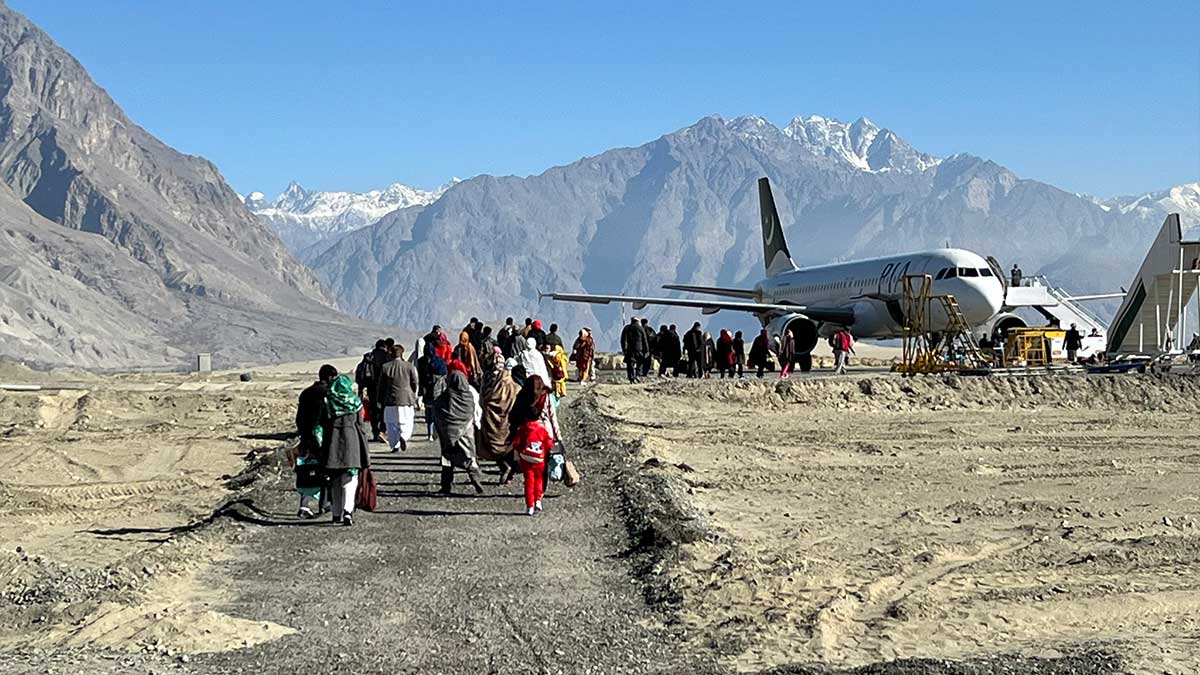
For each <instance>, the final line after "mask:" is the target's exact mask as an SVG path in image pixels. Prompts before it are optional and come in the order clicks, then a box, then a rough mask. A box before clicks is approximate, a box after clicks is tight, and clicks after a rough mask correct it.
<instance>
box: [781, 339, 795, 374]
mask: <svg viewBox="0 0 1200 675" xmlns="http://www.w3.org/2000/svg"><path fill="white" fill-rule="evenodd" d="M795 360H796V339H795V338H794V337H792V329H790V328H788V329H787V330H785V331H783V338H781V339H780V340H779V379H781V380H786V379H788V374H789V373H790V372H791V370H792V363H794V362H795Z"/></svg>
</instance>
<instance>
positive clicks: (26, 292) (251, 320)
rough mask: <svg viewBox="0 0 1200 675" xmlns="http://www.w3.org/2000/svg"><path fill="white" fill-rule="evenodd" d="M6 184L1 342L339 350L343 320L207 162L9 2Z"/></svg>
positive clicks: (118, 358)
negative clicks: (171, 143) (111, 91)
mask: <svg viewBox="0 0 1200 675" xmlns="http://www.w3.org/2000/svg"><path fill="white" fill-rule="evenodd" d="M0 182H2V185H0V238H3V239H5V240H6V241H7V242H8V244H7V245H6V246H5V248H4V250H3V252H2V256H3V257H2V258H0V264H3V265H4V267H3V268H2V271H0V297H3V298H4V299H5V302H4V303H3V305H2V306H0V356H6V357H12V358H17V359H22V360H30V361H33V362H39V363H46V364H56V363H71V364H75V365H83V366H93V367H120V366H128V365H158V366H169V365H182V364H183V363H184V361H183V360H182V358H181V357H182V355H183V354H187V353H191V352H193V351H196V350H211V351H214V352H215V356H214V358H215V360H216V361H217V363H218V364H220V363H226V364H230V363H234V362H240V361H248V360H249V361H253V360H263V359H269V358H284V357H288V356H300V355H305V354H314V353H328V352H329V351H330V350H331V349H332V350H333V351H339V349H338V348H340V344H339V343H340V342H341V341H342V338H339V337H337V335H338V332H337V331H336V327H337V326H338V325H339V324H341V323H344V322H345V318H344V317H342V316H341V315H339V314H337V313H336V312H335V311H333V310H332V309H331V307H330V304H331V299H330V298H329V297H327V295H326V293H325V292H324V291H323V290H322V289H321V287H320V285H319V284H318V283H317V281H316V279H315V278H314V277H313V275H312V274H311V273H310V272H309V271H308V270H307V269H306V268H305V267H303V266H302V265H300V264H299V263H298V262H297V261H296V260H295V259H294V258H293V257H292V256H291V255H290V254H289V253H288V252H287V250H286V249H285V248H284V247H283V246H282V244H281V243H280V241H279V239H278V237H277V236H276V235H275V233H274V232H272V231H271V230H270V228H268V227H266V226H265V225H263V224H262V223H260V222H259V221H258V220H257V219H255V218H254V216H253V215H252V214H251V213H250V212H249V211H248V210H247V209H246V208H245V207H244V206H243V205H242V203H241V201H240V200H239V199H238V196H237V194H236V193H235V192H234V191H233V190H232V189H231V188H230V187H229V186H228V185H226V183H225V181H224V179H223V178H222V177H221V175H220V173H219V172H218V171H217V169H216V167H214V166H213V165H212V164H211V163H210V162H208V161H207V160H204V159H202V158H200V157H193V156H189V155H185V154H182V153H180V152H177V151H176V150H174V149H172V148H170V147H168V146H167V145H165V144H163V143H162V142H161V141H159V140H158V139H156V138H154V137H153V136H152V135H150V134H149V133H147V132H146V131H145V130H144V129H142V128H141V127H138V126H137V125H136V124H135V123H134V122H133V121H132V120H130V119H129V118H128V117H126V116H125V114H124V113H123V112H122V111H121V109H120V108H119V107H117V105H116V104H115V103H114V102H113V100H112V99H111V98H110V97H109V96H108V94H107V93H105V91H104V90H103V89H101V88H100V87H99V86H98V85H97V84H96V83H95V82H93V81H92V79H91V78H90V77H89V76H88V74H87V72H86V71H85V70H84V68H83V66H82V65H80V64H79V63H78V62H77V61H76V60H75V59H74V58H72V57H71V55H70V54H68V53H66V52H65V51H63V50H62V49H61V48H60V47H58V45H56V44H55V43H54V42H53V41H52V40H51V39H50V38H49V36H47V35H46V34H45V33H44V32H42V31H41V30H40V29H38V28H37V27H36V26H34V25H33V24H32V23H31V22H30V21H29V20H28V19H26V18H25V17H24V16H22V15H20V14H19V13H17V12H14V11H13V10H11V9H10V8H8V7H6V6H3V5H0ZM350 340H351V341H355V338H353V337H351V338H350ZM326 341H330V342H329V344H326Z"/></svg>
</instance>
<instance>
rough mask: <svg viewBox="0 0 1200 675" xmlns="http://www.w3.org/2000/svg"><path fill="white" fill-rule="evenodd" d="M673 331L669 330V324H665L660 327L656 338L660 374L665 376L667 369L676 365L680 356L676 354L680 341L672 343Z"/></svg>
mask: <svg viewBox="0 0 1200 675" xmlns="http://www.w3.org/2000/svg"><path fill="white" fill-rule="evenodd" d="M671 343H672V340H671V331H669V330H667V324H665V323H664V324H663V325H661V326H659V328H658V335H656V336H655V338H654V345H655V347H656V348H657V350H658V376H659V377H665V376H666V374H667V370H668V369H669V368H671V367H672V366H674V365H675V362H676V361H678V360H679V357H678V356H677V355H676V354H675V352H676V351H678V349H679V343H678V342H675V344H674V345H672V344H671Z"/></svg>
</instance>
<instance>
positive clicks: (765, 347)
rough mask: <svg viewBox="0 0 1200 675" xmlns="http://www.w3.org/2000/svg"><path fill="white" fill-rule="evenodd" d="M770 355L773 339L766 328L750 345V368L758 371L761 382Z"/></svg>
mask: <svg viewBox="0 0 1200 675" xmlns="http://www.w3.org/2000/svg"><path fill="white" fill-rule="evenodd" d="M770 354H771V338H769V337H768V336H767V329H766V328H764V329H762V332H760V333H759V334H758V337H756V338H754V342H753V343H752V344H751V345H750V367H751V368H757V369H758V378H759V379H760V380H761V379H762V376H763V371H764V370H766V369H767V359H768V357H769V356H770Z"/></svg>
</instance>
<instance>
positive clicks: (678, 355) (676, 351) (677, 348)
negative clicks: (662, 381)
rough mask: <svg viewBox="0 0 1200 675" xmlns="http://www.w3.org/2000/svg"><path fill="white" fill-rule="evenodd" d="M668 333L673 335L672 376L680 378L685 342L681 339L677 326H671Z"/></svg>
mask: <svg viewBox="0 0 1200 675" xmlns="http://www.w3.org/2000/svg"><path fill="white" fill-rule="evenodd" d="M667 332H668V333H670V334H671V345H672V347H671V376H672V377H679V367H680V365H679V364H680V362H681V361H683V341H682V340H681V339H680V338H679V328H678V327H676V326H675V324H671V325H670V326H669V327H668V328H667Z"/></svg>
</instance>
